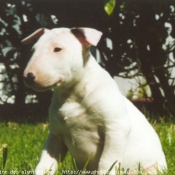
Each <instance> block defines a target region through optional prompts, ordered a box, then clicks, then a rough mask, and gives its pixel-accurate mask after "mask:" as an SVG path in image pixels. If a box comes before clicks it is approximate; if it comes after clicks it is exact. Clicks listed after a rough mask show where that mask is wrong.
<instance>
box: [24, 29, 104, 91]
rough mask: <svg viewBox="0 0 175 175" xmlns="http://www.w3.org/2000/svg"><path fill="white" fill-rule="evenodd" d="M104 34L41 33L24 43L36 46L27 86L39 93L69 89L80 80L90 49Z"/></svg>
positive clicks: (74, 31)
mask: <svg viewBox="0 0 175 175" xmlns="http://www.w3.org/2000/svg"><path fill="white" fill-rule="evenodd" d="M101 35H102V33H101V32H99V31H97V30H95V29H91V28H72V29H68V28H56V29H52V30H48V29H44V28H41V29H38V30H37V31H36V32H34V33H33V34H31V35H30V36H28V37H27V38H25V39H23V40H22V43H26V44H27V43H30V42H31V41H32V40H33V39H35V38H36V39H38V41H37V42H36V44H35V45H34V46H33V48H32V51H33V56H32V58H31V59H30V61H29V63H28V65H27V67H26V69H25V70H24V82H25V84H26V86H27V87H30V88H33V89H34V90H36V91H45V90H48V89H52V88H55V87H60V86H63V87H69V86H71V85H72V84H74V83H76V82H77V81H79V80H80V78H81V77H82V76H83V73H84V67H85V65H86V61H87V59H88V57H89V47H90V46H91V45H93V46H96V45H97V43H98V41H99V40H100V38H101Z"/></svg>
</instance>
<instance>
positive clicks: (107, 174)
mask: <svg viewBox="0 0 175 175" xmlns="http://www.w3.org/2000/svg"><path fill="white" fill-rule="evenodd" d="M116 163H117V160H116V161H115V162H114V163H113V164H112V166H111V167H110V168H109V170H108V172H107V173H106V174H105V175H109V173H110V172H111V170H112V169H113V167H114V165H115V164H116Z"/></svg>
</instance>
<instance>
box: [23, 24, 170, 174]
mask: <svg viewBox="0 0 175 175" xmlns="http://www.w3.org/2000/svg"><path fill="white" fill-rule="evenodd" d="M101 36H102V33H101V32H100V31H98V30H96V29H92V28H81V27H80V28H71V29H69V28H56V29H52V30H49V29H45V28H41V29H38V30H37V31H36V32H34V33H33V34H31V35H30V36H28V37H27V38H25V39H23V40H22V43H26V44H27V43H30V42H31V41H32V40H34V39H37V42H36V44H35V45H34V46H33V48H32V50H33V52H34V53H33V56H32V57H31V59H30V61H29V62H28V64H27V66H26V68H25V70H24V75H23V77H24V82H25V84H26V86H27V87H29V88H33V89H34V90H36V91H46V90H49V89H53V97H52V102H51V105H50V107H49V123H50V126H49V127H50V128H49V129H50V133H49V136H48V138H47V141H46V143H45V146H44V148H43V150H42V154H41V158H40V161H39V163H38V165H37V166H36V169H35V172H36V175H44V173H46V172H48V171H49V173H50V174H51V175H54V173H55V172H56V170H57V167H58V157H60V158H61V161H63V160H64V158H65V156H66V153H67V152H68V151H69V152H70V154H71V155H72V157H73V158H74V159H75V161H76V165H77V167H78V169H79V170H83V167H84V165H85V164H86V162H87V161H88V165H87V167H86V170H88V171H90V172H94V171H96V173H97V174H106V173H107V172H108V171H109V169H110V168H111V171H110V174H115V173H116V171H117V170H119V169H122V168H123V169H124V170H128V169H129V173H130V174H132V173H133V172H134V171H135V172H136V170H138V166H139V165H141V167H142V170H143V171H145V172H149V173H153V172H154V173H155V172H156V171H157V170H158V171H163V170H164V169H166V168H167V164H166V159H165V155H164V153H163V151H162V146H161V143H160V140H159V137H158V135H157V134H156V132H155V130H154V129H153V127H152V126H151V125H150V124H149V122H148V121H147V119H146V118H145V116H144V115H143V114H142V113H141V112H140V111H139V110H138V109H137V108H136V107H135V106H134V105H133V104H132V103H131V102H130V101H129V100H128V99H126V98H125V97H124V96H123V95H122V94H121V92H120V91H119V89H118V86H117V84H116V82H115V81H114V80H113V79H112V77H111V76H110V75H109V73H108V72H107V71H105V70H104V69H103V68H101V67H100V65H99V64H98V63H97V62H96V60H95V58H94V57H93V56H92V55H91V53H90V46H96V45H97V44H98V42H99V40H100V38H101ZM135 174H137V173H135Z"/></svg>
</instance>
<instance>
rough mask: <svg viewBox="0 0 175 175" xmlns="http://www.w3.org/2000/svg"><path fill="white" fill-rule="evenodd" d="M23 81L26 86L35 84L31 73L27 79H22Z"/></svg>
mask: <svg viewBox="0 0 175 175" xmlns="http://www.w3.org/2000/svg"><path fill="white" fill-rule="evenodd" d="M24 81H25V82H26V83H27V84H28V85H33V84H34V83H35V75H34V74H33V73H32V72H29V73H28V74H27V77H24Z"/></svg>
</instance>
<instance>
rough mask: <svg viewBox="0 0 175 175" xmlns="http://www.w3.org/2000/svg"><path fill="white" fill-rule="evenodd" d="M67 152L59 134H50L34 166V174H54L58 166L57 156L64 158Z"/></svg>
mask: <svg viewBox="0 0 175 175" xmlns="http://www.w3.org/2000/svg"><path fill="white" fill-rule="evenodd" d="M66 152H67V148H66V146H65V145H64V144H63V142H62V136H61V135H52V134H50V135H49V137H48V139H47V141H46V143H45V146H44V148H43V150H42V154H41V158H40V162H39V163H38V165H37V166H36V169H35V174H36V175H44V174H45V173H46V174H49V175H54V174H55V172H56V170H57V167H58V157H59V156H61V160H63V159H64V157H65V155H66Z"/></svg>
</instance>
